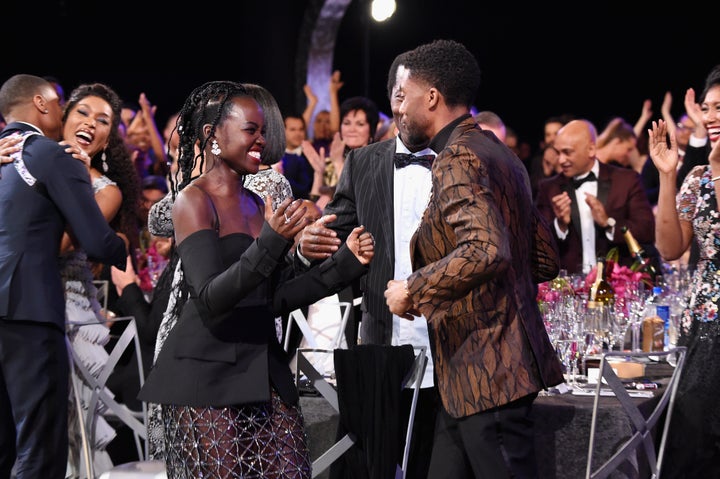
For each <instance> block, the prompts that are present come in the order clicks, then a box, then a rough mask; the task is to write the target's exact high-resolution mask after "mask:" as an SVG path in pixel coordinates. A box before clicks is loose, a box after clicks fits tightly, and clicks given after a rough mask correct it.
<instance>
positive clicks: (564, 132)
mask: <svg viewBox="0 0 720 479" xmlns="http://www.w3.org/2000/svg"><path fill="white" fill-rule="evenodd" d="M553 147H554V149H555V150H556V151H557V153H558V155H559V158H558V165H559V167H560V168H561V170H562V171H561V172H560V173H558V174H556V175H555V176H552V177H550V178H547V179H544V180H541V181H540V183H539V184H538V193H537V199H536V204H537V207H538V209H539V210H540V213H541V214H542V215H543V216H545V218H546V219H547V220H548V221H550V222H551V223H552V224H553V231H554V232H555V236H556V238H557V240H558V246H559V248H560V267H561V268H564V269H566V270H567V271H568V273H571V274H572V273H588V272H589V271H590V270H591V269H592V267H593V265H595V263H596V262H597V257H598V256H605V255H607V253H608V251H609V250H610V249H612V248H613V247H617V248H618V250H619V254H620V264H623V265H627V266H630V265H631V264H632V263H633V262H634V259H633V257H632V255H631V253H630V251H629V250H628V248H627V245H626V244H625V240H624V238H623V234H622V227H623V226H627V227H628V229H629V230H630V231H632V233H633V235H634V236H635V238H636V239H637V240H638V242H639V243H641V244H642V245H643V246H646V247H647V248H646V249H650V250H653V251H654V247H653V244H654V242H655V217H654V215H653V212H652V207H651V206H650V202H649V201H648V198H647V195H646V194H645V190H644V189H643V187H642V183H641V181H640V175H638V173H637V172H635V171H634V170H631V169H627V168H621V167H617V166H613V165H607V164H604V163H601V162H600V161H598V158H597V156H596V152H597V130H596V129H595V126H594V125H593V124H592V123H591V122H590V121H588V120H583V119H580V120H573V121H571V122H569V123H567V124H566V125H565V126H563V127H562V128H561V129H560V130H558V133H557V137H556V138H555V141H554V143H553Z"/></svg>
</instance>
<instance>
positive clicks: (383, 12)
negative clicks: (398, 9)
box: [371, 0, 395, 22]
mask: <svg viewBox="0 0 720 479" xmlns="http://www.w3.org/2000/svg"><path fill="white" fill-rule="evenodd" d="M371 11H372V17H373V20H375V21H376V22H384V21H385V20H387V19H388V18H390V17H392V14H393V13H395V0H373V1H372V6H371Z"/></svg>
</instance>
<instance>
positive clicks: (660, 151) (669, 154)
mask: <svg viewBox="0 0 720 479" xmlns="http://www.w3.org/2000/svg"><path fill="white" fill-rule="evenodd" d="M667 138H668V126H667V122H665V121H664V120H658V121H657V122H655V121H653V122H652V128H650V129H648V151H649V152H650V158H651V159H652V162H653V163H654V164H655V167H656V168H657V169H658V171H659V172H661V173H672V172H674V171H675V170H676V169H677V164H678V148H677V141H676V139H675V134H674V133H671V134H670V146H669V147H668V144H667Z"/></svg>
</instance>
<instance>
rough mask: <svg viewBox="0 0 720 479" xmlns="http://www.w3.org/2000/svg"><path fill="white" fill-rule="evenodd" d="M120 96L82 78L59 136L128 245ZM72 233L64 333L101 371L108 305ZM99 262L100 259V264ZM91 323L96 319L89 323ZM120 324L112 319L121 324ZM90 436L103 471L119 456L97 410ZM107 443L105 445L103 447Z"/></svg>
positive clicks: (75, 452)
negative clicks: (82, 156) (79, 154)
mask: <svg viewBox="0 0 720 479" xmlns="http://www.w3.org/2000/svg"><path fill="white" fill-rule="evenodd" d="M120 108H121V101H120V98H119V97H118V95H117V93H115V91H113V90H112V89H111V88H110V87H108V86H107V85H104V84H102V83H92V84H84V85H80V86H78V87H77V88H75V89H74V90H73V91H72V92H70V96H69V98H68V100H67V104H66V105H65V113H64V115H63V139H64V140H65V141H66V142H68V143H73V144H76V145H77V146H78V147H79V148H80V149H81V150H82V151H84V152H85V153H86V154H87V155H88V157H89V159H90V161H89V165H88V170H89V172H90V180H91V183H92V186H93V191H94V192H95V201H96V202H97V205H98V206H99V207H100V211H102V213H103V216H104V217H105V219H106V220H107V222H108V223H109V225H110V226H111V227H112V228H113V229H114V230H115V231H116V232H118V233H122V235H123V237H124V238H127V241H128V245H129V248H130V249H133V248H136V247H137V246H138V244H139V239H138V238H139V234H138V226H137V205H138V203H139V193H140V191H139V187H138V179H137V176H136V174H135V170H134V168H133V165H132V161H131V160H130V153H129V152H128V150H127V148H125V143H124V141H123V138H122V136H121V135H120V130H119V129H118V124H119V123H120ZM72 238H73V237H72V235H71V234H70V233H69V232H68V233H66V234H65V236H64V237H63V243H62V247H61V255H60V260H59V261H60V265H61V266H60V267H61V273H62V277H63V281H64V285H65V307H66V317H67V335H68V339H69V340H70V343H71V347H72V348H73V350H74V351H75V353H77V355H78V357H79V358H80V360H81V361H82V362H83V364H84V365H85V366H86V367H87V368H88V370H89V371H91V372H93V373H94V374H100V371H101V368H102V366H103V365H104V363H105V362H107V360H108V357H109V356H108V353H107V352H106V350H105V345H107V344H108V342H109V341H110V335H111V328H110V325H109V324H108V323H107V322H106V321H107V314H108V312H107V311H103V310H102V309H101V305H100V303H99V302H98V300H97V295H98V293H97V288H96V287H95V285H94V284H93V280H94V279H95V278H96V275H95V274H93V270H92V266H93V265H92V263H90V261H89V260H88V257H87V254H86V252H85V251H84V250H82V249H80V248H76V247H75V245H74V244H73V239H72ZM100 266H101V267H102V265H100ZM92 323H95V324H92ZM124 326H125V324H117V328H123V327H124ZM69 412H70V418H71V422H70V465H71V467H72V468H73V469H74V471H75V472H76V473H79V471H80V462H79V461H81V458H82V454H83V452H82V441H81V434H82V432H81V430H80V424H79V423H78V422H77V421H78V418H77V414H76V413H77V411H76V406H75V404H74V402H72V401H71V402H70V403H69ZM95 420H96V422H97V423H106V424H105V427H98V428H97V431H101V432H104V434H100V433H98V434H96V436H95V438H94V439H95V442H94V443H93V444H91V447H92V451H93V460H94V464H95V471H96V472H98V473H102V472H103V471H105V470H107V469H109V468H110V467H112V465H113V463H115V462H118V461H120V462H122V460H121V459H119V458H116V457H112V455H113V454H112V447H110V442H111V440H113V439H114V437H115V431H114V428H113V427H111V426H110V425H109V424H107V421H106V420H105V418H104V417H103V415H102V412H98V414H97V417H96V419H95ZM106 448H107V450H106Z"/></svg>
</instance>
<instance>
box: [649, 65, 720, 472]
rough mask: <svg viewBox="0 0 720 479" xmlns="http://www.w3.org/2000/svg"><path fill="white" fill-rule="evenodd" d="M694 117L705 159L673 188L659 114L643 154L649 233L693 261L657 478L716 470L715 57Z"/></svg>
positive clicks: (670, 152) (718, 148)
mask: <svg viewBox="0 0 720 479" xmlns="http://www.w3.org/2000/svg"><path fill="white" fill-rule="evenodd" d="M700 102H701V103H700V105H701V110H702V119H703V121H702V125H703V127H704V128H705V129H706V130H707V131H708V133H709V137H708V139H709V140H710V144H711V146H712V149H711V151H710V155H709V158H708V161H709V164H707V165H698V166H696V167H694V168H693V169H692V170H691V171H690V173H688V175H687V176H686V177H685V179H684V181H683V183H682V186H681V188H680V192H679V193H678V194H676V193H675V192H676V177H677V163H678V161H679V160H678V146H677V140H676V137H675V135H673V134H670V135H669V136H670V147H668V145H667V138H668V132H669V128H668V124H667V123H666V122H665V121H664V120H659V121H658V122H657V123H655V122H653V125H652V129H651V130H650V156H651V158H652V161H653V162H654V163H655V166H656V167H657V169H658V171H659V174H660V196H659V198H658V208H657V223H656V228H657V229H656V237H657V247H658V249H659V250H660V253H661V254H662V257H663V258H667V259H669V260H672V259H676V258H679V257H680V256H681V255H683V254H684V253H685V251H687V249H688V247H689V246H690V243H691V242H693V241H694V242H696V243H697V244H698V246H699V247H698V250H699V257H700V260H699V261H698V262H697V268H696V269H695V271H694V273H693V276H692V280H691V284H690V285H689V286H688V288H687V292H686V297H685V304H686V309H685V310H684V311H683V312H682V316H681V319H680V331H679V338H678V341H677V344H678V346H687V348H688V352H687V356H686V358H685V359H686V361H687V363H686V364H685V368H684V369H683V374H682V376H681V378H680V383H679V385H678V390H677V396H676V398H675V405H674V407H673V413H672V423H671V424H670V434H669V435H668V443H667V446H666V448H665V456H664V457H663V470H662V477H663V478H671V479H676V478H690V477H720V461H718V458H720V406H719V405H718V400H717V398H718V395H720V364H719V360H718V346H719V345H720V339H719V338H720V334H719V332H720V319H719V318H718V315H717V311H718V308H719V307H720V295H718V294H717V291H718V289H720V276H718V271H720V248H719V247H718V245H719V244H720V233H719V231H720V228H718V221H719V220H718V216H719V215H720V210H719V208H718V200H717V188H718V184H717V183H718V173H720V65H718V66H716V67H715V68H713V70H711V72H710V74H709V75H708V77H707V79H706V82H705V89H704V91H703V92H702V94H701V96H700Z"/></svg>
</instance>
